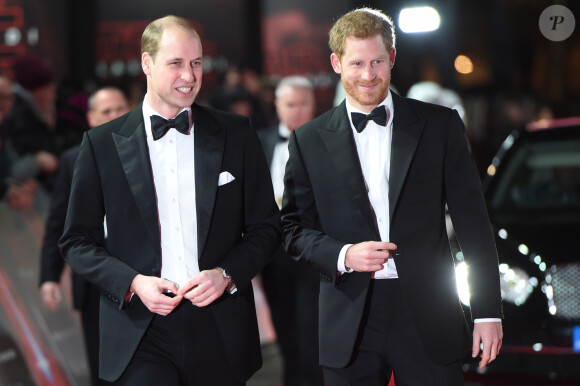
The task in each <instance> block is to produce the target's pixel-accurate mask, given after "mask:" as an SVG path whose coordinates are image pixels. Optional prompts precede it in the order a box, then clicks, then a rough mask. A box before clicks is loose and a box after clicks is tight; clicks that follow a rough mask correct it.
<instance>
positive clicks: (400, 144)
mask: <svg viewBox="0 0 580 386" xmlns="http://www.w3.org/2000/svg"><path fill="white" fill-rule="evenodd" d="M389 92H392V91H389ZM392 94H393V105H394V109H395V116H394V118H393V137H392V140H391V170H390V175H389V218H390V219H391V222H392V220H393V214H394V212H395V208H396V207H397V202H398V200H399V195H400V193H401V189H402V188H403V183H404V182H405V178H406V176H407V172H408V171H409V167H410V166H411V161H412V160H413V157H414V156H415V151H416V150H417V145H418V144H419V138H421V134H422V132H423V127H424V126H425V121H424V120H419V119H418V118H417V115H416V114H415V112H414V111H413V110H412V109H411V107H410V105H409V104H408V103H407V102H406V101H405V100H404V99H403V98H401V97H400V96H398V95H397V94H395V93H394V92H393V93H392Z"/></svg>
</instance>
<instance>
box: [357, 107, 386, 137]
mask: <svg viewBox="0 0 580 386" xmlns="http://www.w3.org/2000/svg"><path fill="white" fill-rule="evenodd" d="M350 115H351V117H352V124H353V125H354V128H355V129H356V131H358V132H359V133H360V132H362V131H363V130H364V129H365V127H366V125H367V122H368V121H369V120H373V121H375V123H376V124H377V125H381V126H385V125H386V124H387V109H386V107H385V106H384V105H382V106H378V107H376V108H375V109H374V110H373V111H372V112H371V113H370V114H369V115H366V114H362V113H351V114H350Z"/></svg>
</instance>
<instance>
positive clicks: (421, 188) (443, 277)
mask: <svg viewBox="0 0 580 386" xmlns="http://www.w3.org/2000/svg"><path fill="white" fill-rule="evenodd" d="M393 104H394V121H393V132H392V145H391V169H390V177H389V212H390V241H392V242H394V243H396V244H397V246H398V250H397V254H398V255H397V256H396V257H394V259H395V264H396V266H397V271H398V274H399V281H400V284H401V288H402V293H403V294H404V296H405V300H406V301H407V303H408V304H409V309H410V311H411V315H412V317H413V322H414V324H415V326H416V328H417V330H418V333H419V335H420V337H421V339H422V341H423V344H424V345H425V348H426V350H427V352H428V353H429V355H430V357H431V358H432V360H433V361H434V362H435V363H440V364H444V363H450V362H452V361H455V360H457V359H460V358H462V357H463V355H464V354H465V352H466V350H467V349H468V348H469V347H470V346H471V340H470V336H469V328H468V324H467V323H466V318H465V316H464V315H463V311H462V308H461V306H460V303H459V300H458V296H457V290H456V284H455V270H454V259H453V257H452V256H451V253H450V248H449V242H448V239H447V233H446V228H445V204H447V205H448V207H449V211H450V214H451V217H452V221H453V225H454V227H455V230H456V233H457V236H458V238H459V242H460V244H461V247H462V249H463V253H464V256H465V259H466V261H467V263H468V265H470V266H472V267H474V269H475V268H476V269H477V271H476V274H474V275H471V276H470V283H469V284H470V287H471V314H472V317H473V318H484V317H485V318H493V317H495V318H500V317H502V310H501V298H500V289H499V274H498V262H497V253H496V249H495V243H494V239H493V235H492V231H491V227H490V223H489V219H488V215H487V211H486V207H485V203H484V198H483V195H482V193H481V189H480V180H479V176H478V174H477V171H476V168H475V166H474V162H473V159H472V158H471V156H470V153H469V148H468V143H467V139H466V136H465V128H464V126H463V123H462V121H461V119H460V118H459V115H458V114H457V112H456V111H454V110H450V109H448V108H445V107H441V106H436V105H431V104H427V103H422V102H419V101H415V100H412V99H406V98H402V97H400V96H398V95H397V94H395V93H393ZM289 152H290V159H289V161H288V163H287V165H286V174H285V192H284V200H283V207H282V228H283V231H284V234H285V247H286V250H287V251H288V253H289V254H290V255H291V256H292V257H294V258H296V259H303V260H306V261H307V262H309V263H310V264H312V265H313V266H315V267H317V268H318V269H319V270H320V272H321V282H320V299H319V303H320V308H319V313H320V315H319V318H320V319H319V320H320V329H319V330H320V363H321V365H325V366H330V367H343V366H345V365H346V364H347V363H348V361H349V360H350V358H351V354H352V352H353V347H354V344H355V339H356V336H357V331H358V329H359V327H360V326H359V324H360V321H361V315H362V313H363V309H364V305H365V298H366V295H367V290H368V287H369V282H370V280H371V274H370V273H361V272H354V273H351V274H343V275H338V274H337V268H336V264H337V258H338V255H339V252H340V250H341V248H342V247H343V246H344V245H345V244H347V243H352V244H354V243H358V242H362V241H369V240H380V236H379V233H378V229H377V227H376V225H375V224H376V223H375V218H374V215H373V211H372V208H371V204H370V202H369V199H368V194H367V189H366V187H365V182H364V178H363V174H362V170H361V166H360V161H359V158H358V154H357V149H356V145H355V142H354V137H353V133H352V129H351V126H350V122H349V120H348V117H347V113H346V106H345V102H343V103H342V104H341V105H339V106H337V107H336V108H334V109H332V110H330V111H328V112H326V113H325V114H323V115H321V116H320V117H318V118H316V119H315V120H313V121H311V122H309V123H307V124H306V125H304V126H303V127H301V128H299V129H298V130H296V131H295V132H293V133H292V135H291V137H290V142H289Z"/></svg>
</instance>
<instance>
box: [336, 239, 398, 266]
mask: <svg viewBox="0 0 580 386" xmlns="http://www.w3.org/2000/svg"><path fill="white" fill-rule="evenodd" d="M395 249H397V246H396V245H395V244H393V243H387V242H382V241H365V242H362V243H358V244H354V245H352V246H350V247H349V248H348V249H347V250H346V255H345V257H344V265H345V266H347V267H349V268H351V269H353V270H355V271H358V272H376V271H380V270H382V269H383V268H384V267H385V266H384V265H385V264H386V263H387V260H389V257H391V251H394V250H395Z"/></svg>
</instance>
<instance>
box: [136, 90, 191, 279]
mask: <svg viewBox="0 0 580 386" xmlns="http://www.w3.org/2000/svg"><path fill="white" fill-rule="evenodd" d="M183 110H187V111H188V113H189V122H190V130H189V135H184V134H181V133H180V132H178V131H177V130H175V129H170V130H169V131H168V132H167V134H165V135H164V136H163V137H162V138H160V139H158V140H157V141H155V140H153V136H152V134H151V118H150V117H151V115H160V116H161V114H159V113H157V112H156V111H155V110H153V108H151V106H149V104H148V103H147V101H146V99H145V101H144V102H143V120H144V122H145V131H146V134H147V146H148V147H149V157H150V159H151V168H152V171H153V181H154V184H155V192H156V196H157V211H158V214H159V228H160V234H161V255H162V257H161V277H162V278H165V279H167V280H170V281H172V282H174V283H176V284H177V286H180V285H183V284H184V283H185V282H186V281H187V280H188V279H189V278H191V277H192V276H194V275H195V274H197V273H199V264H198V250H197V221H196V219H197V215H196V213H197V211H196V206H195V158H194V136H193V130H194V125H193V123H192V115H191V109H190V108H185V109H183ZM183 110H181V111H183ZM181 111H180V112H181ZM164 118H167V117H164ZM169 118H174V117H169Z"/></svg>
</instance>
